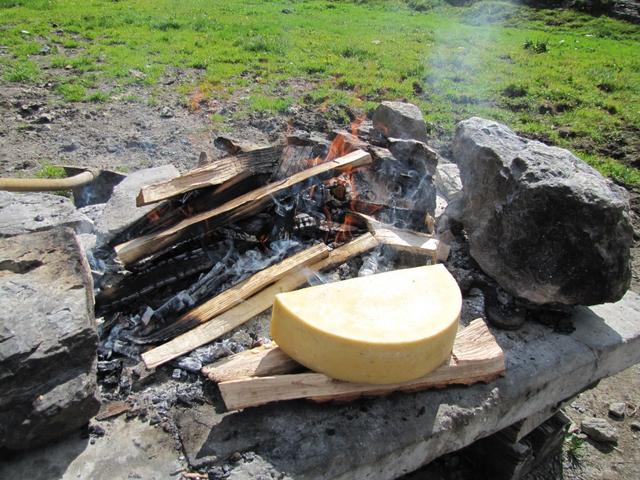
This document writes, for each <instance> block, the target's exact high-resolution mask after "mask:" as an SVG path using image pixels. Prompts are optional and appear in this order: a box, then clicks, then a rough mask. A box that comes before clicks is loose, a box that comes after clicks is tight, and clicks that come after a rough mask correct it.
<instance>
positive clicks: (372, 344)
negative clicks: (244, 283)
mask: <svg viewBox="0 0 640 480" xmlns="http://www.w3.org/2000/svg"><path fill="white" fill-rule="evenodd" d="M461 306H462V295H461V293H460V289H459V287H458V284H457V283H456V281H455V279H454V278H453V277H452V276H451V274H450V273H449V272H448V271H447V269H446V268H445V267H444V266H443V265H432V266H426V267H418V268H410V269H405V270H396V271H392V272H386V273H381V274H377V275H371V276H367V277H361V278H354V279H350V280H345V281H343V282H336V283H329V284H325V285H319V286H316V287H310V288H306V289H303V290H298V291H295V292H288V293H282V294H279V295H276V297H275V301H274V305H273V315H272V320H271V336H272V338H273V339H274V341H275V342H276V343H277V344H278V345H279V346H280V348H281V349H282V350H283V351H284V352H285V353H287V354H288V355H289V356H290V357H292V358H293V359H294V360H296V361H298V362H299V363H301V364H302V365H304V366H306V367H307V368H310V369H311V370H314V371H316V372H321V373H324V374H325V375H328V376H329V377H332V378H335V379H339V380H344V381H348V382H358V383H369V384H390V383H399V382H406V381H410V380H414V379H416V378H419V377H422V376H424V375H426V374H427V373H429V372H431V371H433V370H435V369H436V368H437V367H439V366H440V365H442V364H443V363H444V362H445V361H446V360H447V359H448V358H449V356H450V354H451V349H452V347H453V341H454V339H455V336H456V331H457V329H458V320H459V317H460V310H461Z"/></svg>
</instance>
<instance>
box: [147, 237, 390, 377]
mask: <svg viewBox="0 0 640 480" xmlns="http://www.w3.org/2000/svg"><path fill="white" fill-rule="evenodd" d="M377 246H378V241H377V240H376V239H375V238H373V235H371V234H369V233H367V234H365V235H362V236H360V237H358V238H356V239H355V240H352V241H351V242H349V243H347V244H345V245H343V246H341V247H339V248H336V249H335V250H333V251H331V252H330V253H329V256H328V257H327V258H325V259H324V260H321V261H319V262H317V263H314V264H313V265H311V266H309V267H307V268H305V269H302V270H298V271H296V272H293V273H291V274H289V275H287V276H286V277H284V278H283V279H282V280H279V281H278V282H276V283H274V284H273V285H270V286H268V287H267V288H265V289H264V290H262V291H261V292H259V293H257V294H256V295H254V296H252V297H251V298H249V299H247V300H246V301H244V302H242V303H241V304H240V305H236V306H235V307H233V308H231V309H229V310H227V311H226V312H224V313H223V314H221V315H218V316H217V317H216V318H214V319H212V320H210V321H209V322H207V323H204V324H202V325H199V326H197V327H196V328H194V329H192V330H190V331H188V332H186V333H184V334H182V335H180V336H179V337H176V338H174V339H173V340H171V341H169V342H167V343H164V344H163V345H160V346H158V347H156V348H154V349H152V350H149V351H148V352H145V353H143V354H142V360H143V361H144V363H145V365H146V366H147V368H155V367H157V366H158V365H162V364H163V363H166V362H168V361H170V360H173V359H174V358H177V357H179V356H181V355H184V354H185V353H188V352H190V351H191V350H194V349H196V348H198V347H200V346H202V345H205V344H207V343H209V342H212V341H214V340H215V339H216V338H218V337H221V336H222V335H224V334H225V333H228V332H230V331H231V330H233V329H234V328H236V327H238V326H240V325H242V324H243V323H245V322H246V321H248V320H250V319H252V318H253V317H255V316H256V315H258V314H259V313H262V312H264V311H265V310H267V309H269V308H270V307H271V306H272V305H273V299H274V297H275V296H276V295H277V294H278V293H281V292H290V291H291V290H295V289H296V288H299V287H301V286H302V285H304V284H305V283H307V281H308V280H309V278H310V277H311V275H313V274H314V273H315V272H319V271H322V270H326V269H331V268H335V267H337V266H339V265H342V264H343V263H344V262H346V261H347V260H349V259H350V258H352V257H354V256H356V255H360V254H362V253H365V252H368V251H369V250H372V249H373V248H375V247H377Z"/></svg>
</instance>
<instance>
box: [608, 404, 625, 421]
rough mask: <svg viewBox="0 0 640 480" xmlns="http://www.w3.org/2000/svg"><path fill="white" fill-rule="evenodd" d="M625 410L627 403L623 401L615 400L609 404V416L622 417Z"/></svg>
mask: <svg viewBox="0 0 640 480" xmlns="http://www.w3.org/2000/svg"><path fill="white" fill-rule="evenodd" d="M626 411H627V404H626V403H624V402H616V403H611V404H609V416H611V417H613V418H624V415H625V413H626Z"/></svg>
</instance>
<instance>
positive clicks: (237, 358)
mask: <svg viewBox="0 0 640 480" xmlns="http://www.w3.org/2000/svg"><path fill="white" fill-rule="evenodd" d="M301 370H304V367H303V366H302V365H300V364H299V363H298V362H296V361H295V360H294V359H293V358H291V357H290V356H289V355H287V354H286V353H284V352H283V351H282V349H280V347H278V345H276V344H275V343H274V342H271V343H269V344H267V345H262V346H260V347H256V348H252V349H251V350H245V351H244V352H240V353H236V354H235V355H231V356H230V357H227V358H224V359H222V360H219V361H218V362H216V363H213V364H211V365H207V366H206V367H203V368H202V373H203V375H206V376H207V377H208V378H209V380H211V381H213V382H216V383H219V382H226V381H228V380H236V379H238V378H244V377H267V376H270V375H282V374H285V373H293V372H296V371H301Z"/></svg>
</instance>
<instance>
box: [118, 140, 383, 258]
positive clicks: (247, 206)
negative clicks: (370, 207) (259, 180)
mask: <svg viewBox="0 0 640 480" xmlns="http://www.w3.org/2000/svg"><path fill="white" fill-rule="evenodd" d="M370 163H371V155H369V154H368V153H367V152H365V151H363V150H356V151H355V152H351V153H349V154H347V155H345V156H343V157H340V158H337V159H335V160H331V161H329V162H325V163H322V164H320V165H316V166H315V167H311V168H308V169H306V170H303V171H301V172H298V173H296V174H294V175H292V176H290V177H289V178H286V179H284V180H281V181H278V182H274V183H270V184H268V185H265V186H264V187H260V188H257V189H255V190H253V191H251V192H248V193H246V194H244V195H240V196H239V197H237V198H234V199H232V200H230V201H228V202H226V203H224V204H222V205H220V206H219V207H216V208H213V209H211V210H207V211H205V212H202V213H199V214H197V215H194V216H192V217H189V218H187V219H185V220H183V221H181V222H179V223H178V224H176V225H174V226H172V227H170V228H167V229H166V230H163V231H162V232H157V233H152V234H149V235H144V236H142V237H139V238H135V239H133V240H130V241H128V242H126V243H122V244H120V245H117V246H116V247H115V251H116V253H117V255H118V258H119V259H120V260H121V261H122V262H123V263H124V264H130V263H133V262H135V261H136V260H137V259H139V258H141V257H143V256H145V255H150V254H152V253H154V252H155V251H156V250H157V249H158V245H165V246H166V244H167V242H169V243H170V242H172V241H174V240H175V239H177V238H179V234H180V232H182V231H183V230H185V229H187V228H189V227H191V226H193V225H195V224H197V223H200V222H204V221H207V222H208V225H209V224H211V225H210V226H211V227H213V226H214V225H215V224H216V223H218V222H215V220H216V217H221V218H223V219H224V220H225V221H226V220H228V219H229V218H234V214H237V213H238V211H243V210H247V211H250V212H251V213H255V209H254V208H252V206H254V205H256V204H259V205H261V206H262V207H264V206H266V205H268V204H269V201H270V199H271V197H272V196H273V195H276V194H278V193H282V192H284V191H285V190H287V189H288V188H290V187H292V186H293V185H296V184H299V183H301V182H304V181H305V180H308V179H310V178H313V177H316V176H319V175H322V174H330V173H338V172H342V171H348V170H350V169H353V168H357V167H360V166H363V165H369V164H370Z"/></svg>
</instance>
